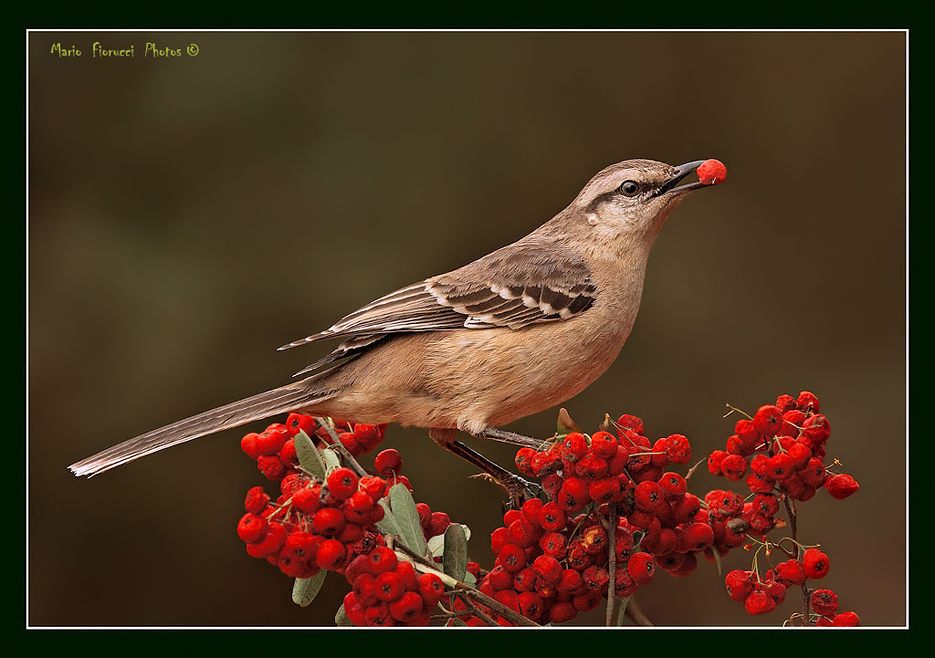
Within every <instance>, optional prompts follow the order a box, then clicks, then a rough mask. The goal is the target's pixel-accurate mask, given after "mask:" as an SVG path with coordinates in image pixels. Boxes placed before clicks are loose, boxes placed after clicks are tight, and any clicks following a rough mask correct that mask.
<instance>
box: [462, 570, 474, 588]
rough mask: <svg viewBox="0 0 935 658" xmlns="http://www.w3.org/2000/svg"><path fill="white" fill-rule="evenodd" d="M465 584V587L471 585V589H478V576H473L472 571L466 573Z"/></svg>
mask: <svg viewBox="0 0 935 658" xmlns="http://www.w3.org/2000/svg"><path fill="white" fill-rule="evenodd" d="M463 582H464V584H465V585H470V586H471V587H474V588H476V587H477V576H475V575H474V574H472V573H471V572H470V571H466V572H465V573H464V581H463Z"/></svg>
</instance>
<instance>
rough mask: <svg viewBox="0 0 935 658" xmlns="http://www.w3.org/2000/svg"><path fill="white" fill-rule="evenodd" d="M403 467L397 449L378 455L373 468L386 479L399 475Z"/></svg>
mask: <svg viewBox="0 0 935 658" xmlns="http://www.w3.org/2000/svg"><path fill="white" fill-rule="evenodd" d="M402 466H403V460H402V457H400V456H399V451H397V450H396V449H395V448H388V449H386V450H383V451H382V452H380V453H378V454H377V456H376V457H375V458H374V460H373V467H374V468H375V469H377V473H379V474H380V475H382V476H383V477H385V478H388V477H392V476H393V474H395V473H399V470H400V469H401V468H402Z"/></svg>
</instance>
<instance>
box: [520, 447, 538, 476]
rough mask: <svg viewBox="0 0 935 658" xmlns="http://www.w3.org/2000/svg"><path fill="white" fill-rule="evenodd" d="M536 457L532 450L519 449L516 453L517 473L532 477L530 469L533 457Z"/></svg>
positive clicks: (533, 473)
mask: <svg viewBox="0 0 935 658" xmlns="http://www.w3.org/2000/svg"><path fill="white" fill-rule="evenodd" d="M535 456H536V451H535V450H533V449H532V448H520V449H519V450H518V451H517V452H516V459H515V463H516V468H518V469H519V472H520V473H522V474H523V475H525V476H527V477H533V476H534V475H535V472H534V471H533V468H532V460H533V457H535Z"/></svg>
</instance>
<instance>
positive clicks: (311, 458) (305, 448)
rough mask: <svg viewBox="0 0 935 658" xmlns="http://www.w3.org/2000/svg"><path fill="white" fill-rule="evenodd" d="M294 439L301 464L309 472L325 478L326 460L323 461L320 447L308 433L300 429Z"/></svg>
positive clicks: (320, 478)
mask: <svg viewBox="0 0 935 658" xmlns="http://www.w3.org/2000/svg"><path fill="white" fill-rule="evenodd" d="M293 441H294V442H295V454H296V456H297V457H298V458H299V466H301V467H302V468H303V469H305V470H306V471H308V472H309V473H313V474H314V475H315V476H316V477H317V478H318V479H319V480H324V479H325V462H323V461H322V459H321V454H320V453H319V452H318V448H316V447H315V444H314V443H312V440H311V439H310V438H308V434H306V433H305V432H303V431H302V430H299V433H298V434H296V435H295V437H294V438H293Z"/></svg>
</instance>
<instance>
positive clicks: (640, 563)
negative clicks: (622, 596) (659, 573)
mask: <svg viewBox="0 0 935 658" xmlns="http://www.w3.org/2000/svg"><path fill="white" fill-rule="evenodd" d="M655 570H656V563H655V562H654V561H653V557H652V556H651V555H650V554H649V553H644V552H639V553H634V554H633V555H632V556H630V561H629V563H628V564H627V572H628V573H629V574H630V577H631V578H632V579H633V580H634V582H636V583H637V584H639V585H645V584H646V583H648V582H649V581H650V580H652V579H653V573H654V572H655Z"/></svg>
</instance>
